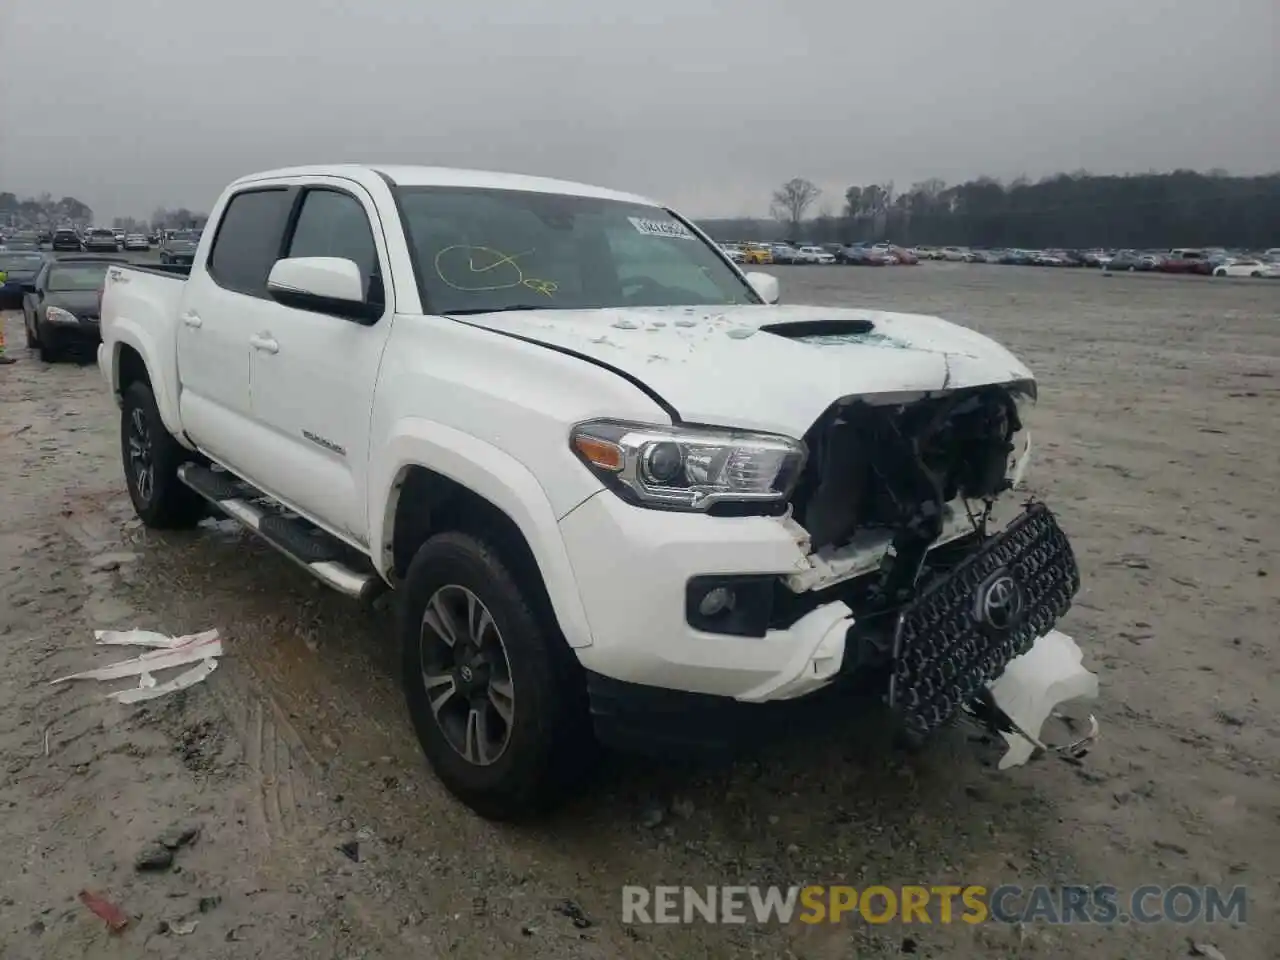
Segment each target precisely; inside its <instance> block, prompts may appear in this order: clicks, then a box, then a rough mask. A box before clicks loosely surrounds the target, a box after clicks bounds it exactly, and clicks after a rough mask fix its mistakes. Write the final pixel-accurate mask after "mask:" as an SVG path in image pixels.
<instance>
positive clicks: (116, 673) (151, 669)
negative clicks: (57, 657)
mask: <svg viewBox="0 0 1280 960" xmlns="http://www.w3.org/2000/svg"><path fill="white" fill-rule="evenodd" d="M94 638H95V639H96V640H97V642H98V643H99V644H110V645H122V646H123V645H132V646H144V647H154V648H155V649H153V650H149V651H148V652H146V653H143V654H140V655H139V656H136V657H130V658H129V659H127V660H119V661H117V662H115V663H112V664H109V665H107V666H105V667H97V668H95V669H93V670H84V671H81V672H80V673H73V674H71V675H70V676H66V677H59V678H58V679H56V680H50V681H49V682H50V684H55V683H64V682H66V681H67V680H119V679H121V678H122V677H137V678H138V686H136V687H133V688H130V689H127V690H117V691H115V692H114V693H109V694H107V696H108V697H109V698H111V699H113V700H116V701H117V702H119V703H138V702H140V701H143V700H153V699H155V698H156V697H162V696H164V695H165V694H168V693H173V692H174V691H175V690H185V689H186V688H187V687H189V686H191V685H193V684H196V683H199V682H200V681H201V680H203V679H205V678H206V677H207V676H209V674H211V673H213V671H214V668H215V667H216V666H217V658H218V657H220V656H222V640H221V639H220V638H219V636H218V631H217V630H205V631H203V632H201V633H192V634H186V635H184V636H180V637H168V636H165V635H164V634H162V633H153V632H151V631H148V630H97V631H94ZM188 664H196V666H194V667H192V668H191V669H189V670H186V671H184V672H182V673H180V674H178V675H177V676H175V677H173V678H171V679H169V680H167V681H165V682H163V683H161V682H159V681H158V680H157V679H156V677H155V673H156V672H157V671H160V670H170V669H173V668H175V667H184V666H187V665H188Z"/></svg>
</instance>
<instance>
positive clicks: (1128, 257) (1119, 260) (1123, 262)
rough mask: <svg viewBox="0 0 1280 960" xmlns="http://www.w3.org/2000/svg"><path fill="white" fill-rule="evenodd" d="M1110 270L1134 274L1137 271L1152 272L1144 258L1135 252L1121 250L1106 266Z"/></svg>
mask: <svg viewBox="0 0 1280 960" xmlns="http://www.w3.org/2000/svg"><path fill="white" fill-rule="evenodd" d="M1105 266H1106V269H1108V270H1125V271H1129V272H1133V271H1135V270H1150V269H1151V267H1150V265H1149V264H1147V263H1146V262H1145V261H1144V260H1143V259H1142V256H1141V255H1140V254H1138V253H1136V252H1135V251H1133V250H1120V251H1118V252H1117V253H1116V254H1115V255H1114V256H1112V257H1111V259H1110V260H1109V261H1107V263H1106V264H1105Z"/></svg>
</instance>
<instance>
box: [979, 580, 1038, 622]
mask: <svg viewBox="0 0 1280 960" xmlns="http://www.w3.org/2000/svg"><path fill="white" fill-rule="evenodd" d="M977 601H978V602H977V609H976V610H975V611H974V612H975V613H976V615H977V619H978V621H979V622H980V623H984V624H986V625H987V626H989V627H991V628H992V629H993V630H1002V631H1003V630H1009V629H1012V628H1013V627H1014V626H1016V625H1017V623H1018V621H1019V620H1020V619H1021V618H1022V612H1023V610H1024V609H1025V607H1026V597H1025V596H1024V595H1023V592H1022V587H1021V585H1019V583H1018V581H1017V580H1015V579H1013V577H1011V576H1010V575H1009V574H1008V573H1005V572H1003V571H1002V572H1000V573H997V574H996V575H995V576H993V577H991V578H990V579H988V580H987V581H986V582H984V583H983V584H982V586H980V587H978V597H977Z"/></svg>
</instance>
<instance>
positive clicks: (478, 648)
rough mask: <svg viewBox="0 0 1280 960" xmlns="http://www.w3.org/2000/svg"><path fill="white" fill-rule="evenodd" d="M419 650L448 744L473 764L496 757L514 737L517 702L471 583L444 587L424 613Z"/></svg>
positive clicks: (492, 626)
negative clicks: (512, 734)
mask: <svg viewBox="0 0 1280 960" xmlns="http://www.w3.org/2000/svg"><path fill="white" fill-rule="evenodd" d="M419 654H420V661H421V664H422V683H423V686H424V688H425V689H426V693H427V702H428V703H429V704H430V707H431V713H432V716H434V717H435V720H436V723H437V724H438V725H439V727H440V730H441V732H443V733H444V736H445V739H446V740H447V741H448V742H449V745H450V746H451V747H453V749H454V750H455V751H457V753H458V754H459V755H460V756H461V757H462V758H463V759H464V760H466V761H467V762H468V763H473V764H475V765H477V766H482V767H483V766H488V765H490V764H492V763H494V762H496V761H497V760H498V759H499V758H500V757H501V756H502V754H503V753H504V752H505V751H506V749H507V745H508V743H509V742H510V740H511V731H512V726H513V722H514V719H515V705H516V703H515V686H514V685H513V683H512V681H511V664H510V662H509V661H508V659H507V649H506V646H505V645H504V644H503V641H502V634H501V632H500V631H499V630H498V625H497V624H496V623H495V622H494V619H493V615H492V614H491V613H490V612H489V608H488V607H486V606H485V605H484V603H483V602H482V601H481V600H480V598H479V597H477V596H476V595H475V594H474V593H472V592H471V591H470V590H468V589H467V588H466V587H461V586H458V585H456V584H449V585H447V586H443V587H441V588H440V589H438V590H437V591H436V592H435V593H434V594H432V596H431V599H430V600H428V601H427V607H426V610H425V611H424V612H423V614H422V628H421V632H420V634H419Z"/></svg>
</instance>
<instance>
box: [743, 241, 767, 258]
mask: <svg viewBox="0 0 1280 960" xmlns="http://www.w3.org/2000/svg"><path fill="white" fill-rule="evenodd" d="M742 256H743V262H744V263H773V251H772V250H770V249H769V247H768V246H767V245H766V244H763V243H749V244H746V245H745V246H744V247H743V248H742Z"/></svg>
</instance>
